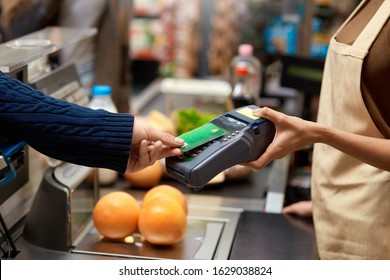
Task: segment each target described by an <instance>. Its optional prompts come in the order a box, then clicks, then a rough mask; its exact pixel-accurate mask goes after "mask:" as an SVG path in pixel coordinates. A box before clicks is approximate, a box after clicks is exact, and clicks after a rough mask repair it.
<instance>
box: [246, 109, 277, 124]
mask: <svg viewBox="0 0 390 280" xmlns="http://www.w3.org/2000/svg"><path fill="white" fill-rule="evenodd" d="M252 113H253V115H255V116H258V117H262V118H264V119H267V120H270V121H271V122H276V121H277V120H278V118H279V116H280V115H281V113H279V112H277V111H275V110H272V109H270V108H268V107H262V108H259V109H254V110H253V112H252Z"/></svg>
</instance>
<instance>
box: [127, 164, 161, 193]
mask: <svg viewBox="0 0 390 280" xmlns="http://www.w3.org/2000/svg"><path fill="white" fill-rule="evenodd" d="M163 173H164V170H163V166H162V164H161V162H160V161H159V160H156V161H155V163H154V164H152V165H151V166H148V167H145V168H144V169H142V170H139V171H137V172H131V173H130V172H128V173H125V174H123V177H124V178H125V180H126V181H127V182H129V183H130V185H131V186H132V187H136V188H151V187H153V186H155V185H156V184H158V183H159V182H160V180H161V178H162V176H163Z"/></svg>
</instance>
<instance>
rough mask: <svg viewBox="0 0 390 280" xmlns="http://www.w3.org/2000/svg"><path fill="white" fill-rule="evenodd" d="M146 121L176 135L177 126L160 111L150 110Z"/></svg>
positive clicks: (154, 126)
mask: <svg viewBox="0 0 390 280" xmlns="http://www.w3.org/2000/svg"><path fill="white" fill-rule="evenodd" d="M146 123H147V124H148V125H149V126H151V127H153V128H156V129H158V130H161V131H165V132H168V133H170V134H172V135H175V136H176V128H175V125H174V123H173V121H172V120H171V119H170V118H169V117H168V116H166V115H164V114H163V113H161V112H160V111H157V110H152V111H150V113H149V114H148V116H147V117H146Z"/></svg>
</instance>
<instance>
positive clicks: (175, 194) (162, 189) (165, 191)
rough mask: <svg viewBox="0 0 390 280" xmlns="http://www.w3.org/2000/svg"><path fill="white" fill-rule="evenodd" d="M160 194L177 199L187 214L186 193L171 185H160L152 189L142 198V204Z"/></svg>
mask: <svg viewBox="0 0 390 280" xmlns="http://www.w3.org/2000/svg"><path fill="white" fill-rule="evenodd" d="M159 196H167V197H170V198H172V199H173V200H176V201H177V202H178V203H179V204H180V205H181V206H182V207H183V210H184V212H185V213H186V214H187V211H188V208H187V199H186V197H185V196H184V194H183V193H182V192H181V191H180V190H179V189H178V188H175V187H173V186H170V185H158V186H155V187H153V188H152V189H150V190H149V191H148V192H147V193H146V194H145V196H144V198H143V200H142V206H145V205H146V204H148V202H149V201H151V200H152V199H153V198H156V197H159Z"/></svg>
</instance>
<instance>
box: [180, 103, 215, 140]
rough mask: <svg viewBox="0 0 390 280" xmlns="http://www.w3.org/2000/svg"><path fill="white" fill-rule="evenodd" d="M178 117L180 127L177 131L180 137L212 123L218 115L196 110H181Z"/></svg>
mask: <svg viewBox="0 0 390 280" xmlns="http://www.w3.org/2000/svg"><path fill="white" fill-rule="evenodd" d="M177 116H178V125H177V128H176V131H177V134H178V135H181V134H183V133H186V132H188V131H190V130H193V129H195V128H197V127H199V126H201V125H203V124H205V123H207V122H209V121H211V120H212V119H214V118H216V117H217V116H218V115H216V114H205V113H200V112H198V111H197V110H196V109H195V108H188V109H181V110H179V111H178V112H177Z"/></svg>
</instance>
